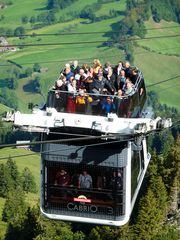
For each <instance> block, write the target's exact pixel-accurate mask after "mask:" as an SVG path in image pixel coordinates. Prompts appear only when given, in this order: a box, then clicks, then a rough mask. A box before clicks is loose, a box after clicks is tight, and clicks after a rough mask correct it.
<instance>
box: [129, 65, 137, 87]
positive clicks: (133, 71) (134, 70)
mask: <svg viewBox="0 0 180 240" xmlns="http://www.w3.org/2000/svg"><path fill="white" fill-rule="evenodd" d="M130 79H131V82H132V83H133V84H135V83H136V81H137V79H138V69H137V68H132V69H131V76H130Z"/></svg>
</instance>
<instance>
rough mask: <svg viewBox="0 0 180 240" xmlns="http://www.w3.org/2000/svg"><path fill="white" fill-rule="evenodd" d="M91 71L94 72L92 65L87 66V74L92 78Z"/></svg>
mask: <svg viewBox="0 0 180 240" xmlns="http://www.w3.org/2000/svg"><path fill="white" fill-rule="evenodd" d="M93 73H94V69H93V67H89V69H88V72H87V76H88V77H91V78H93V77H94V74H93Z"/></svg>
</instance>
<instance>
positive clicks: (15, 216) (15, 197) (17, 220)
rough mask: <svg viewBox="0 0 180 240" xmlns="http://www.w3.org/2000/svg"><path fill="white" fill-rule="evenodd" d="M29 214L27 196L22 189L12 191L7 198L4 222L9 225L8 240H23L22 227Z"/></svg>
mask: <svg viewBox="0 0 180 240" xmlns="http://www.w3.org/2000/svg"><path fill="white" fill-rule="evenodd" d="M26 213H27V205H26V203H25V196H24V193H23V191H22V189H21V187H20V186H19V187H17V188H15V189H12V190H11V191H10V192H9V193H8V196H7V198H6V201H5V204H4V208H3V212H2V220H3V221H5V222H7V223H8V227H7V231H6V236H5V239H6V240H23V239H22V238H21V231H22V226H23V223H24V221H25V219H26V218H27V217H26Z"/></svg>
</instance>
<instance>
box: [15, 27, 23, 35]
mask: <svg viewBox="0 0 180 240" xmlns="http://www.w3.org/2000/svg"><path fill="white" fill-rule="evenodd" d="M24 33H25V29H24V28H23V27H17V28H16V29H15V30H14V36H21V35H23V34H24Z"/></svg>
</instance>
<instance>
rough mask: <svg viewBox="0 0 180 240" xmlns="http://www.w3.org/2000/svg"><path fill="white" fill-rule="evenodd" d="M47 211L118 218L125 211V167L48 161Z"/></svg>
mask: <svg viewBox="0 0 180 240" xmlns="http://www.w3.org/2000/svg"><path fill="white" fill-rule="evenodd" d="M44 164H45V165H44V169H46V171H47V176H45V177H44V179H43V184H44V193H43V196H44V199H43V202H44V203H43V208H44V210H45V212H47V213H54V212H55V213H56V214H62V212H63V213H64V214H66V215H72V216H77V215H78V216H82V217H83V216H84V217H85V216H86V215H87V214H88V217H92V218H94V217H99V218H107V219H112V220H113V219H114V217H115V216H122V215H123V214H124V203H123V194H124V191H125V190H124V189H123V177H124V176H123V175H124V168H112V167H104V166H93V165H84V164H76V163H67V162H54V161H44Z"/></svg>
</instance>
